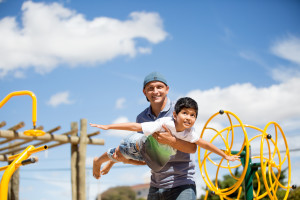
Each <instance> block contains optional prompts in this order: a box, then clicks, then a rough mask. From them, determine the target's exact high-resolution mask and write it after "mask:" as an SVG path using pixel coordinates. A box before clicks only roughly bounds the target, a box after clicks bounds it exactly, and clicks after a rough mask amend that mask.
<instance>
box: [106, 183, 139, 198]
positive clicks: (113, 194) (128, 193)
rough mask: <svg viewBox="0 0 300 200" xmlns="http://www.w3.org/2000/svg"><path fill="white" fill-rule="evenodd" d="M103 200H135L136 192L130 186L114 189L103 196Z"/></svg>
mask: <svg viewBox="0 0 300 200" xmlns="http://www.w3.org/2000/svg"><path fill="white" fill-rule="evenodd" d="M101 200H135V192H134V191H133V190H132V189H131V188H130V187H128V186H119V187H113V188H110V189H108V190H106V191H105V192H103V193H102V194H101Z"/></svg>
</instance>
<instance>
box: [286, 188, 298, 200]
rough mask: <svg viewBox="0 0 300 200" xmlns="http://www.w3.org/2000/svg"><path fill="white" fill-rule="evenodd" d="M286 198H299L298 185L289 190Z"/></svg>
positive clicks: (295, 199) (291, 199) (292, 199)
mask: <svg viewBox="0 0 300 200" xmlns="http://www.w3.org/2000/svg"><path fill="white" fill-rule="evenodd" d="M288 199H289V200H298V199H300V188H299V187H298V188H297V189H295V190H290V193H289V198H288Z"/></svg>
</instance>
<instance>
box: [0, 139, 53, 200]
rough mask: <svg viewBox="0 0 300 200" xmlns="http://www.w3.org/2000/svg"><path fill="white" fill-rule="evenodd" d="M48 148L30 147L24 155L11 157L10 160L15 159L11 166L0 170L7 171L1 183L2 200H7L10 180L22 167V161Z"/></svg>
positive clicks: (0, 196)
mask: <svg viewBox="0 0 300 200" xmlns="http://www.w3.org/2000/svg"><path fill="white" fill-rule="evenodd" d="M47 148H48V146H46V145H45V146H42V147H39V148H35V147H34V146H32V145H30V146H28V147H27V148H26V149H25V150H24V151H23V152H22V153H20V154H17V155H14V156H10V157H9V160H12V159H14V161H13V162H12V163H11V164H10V165H8V166H4V167H1V168H0V171H3V170H5V172H4V174H3V176H2V179H1V183H0V199H1V200H7V192H8V184H9V180H10V178H11V176H12V175H13V173H14V172H15V171H16V170H17V169H18V168H19V167H20V166H21V165H22V161H24V160H26V159H27V158H28V157H29V156H30V155H31V154H33V153H36V152H39V151H43V150H46V149H47Z"/></svg>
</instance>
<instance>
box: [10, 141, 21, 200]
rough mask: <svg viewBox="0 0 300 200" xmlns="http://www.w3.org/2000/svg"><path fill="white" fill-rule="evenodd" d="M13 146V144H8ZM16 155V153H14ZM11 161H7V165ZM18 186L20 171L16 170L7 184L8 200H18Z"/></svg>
mask: <svg viewBox="0 0 300 200" xmlns="http://www.w3.org/2000/svg"><path fill="white" fill-rule="evenodd" d="M10 145H13V144H10ZM16 154H17V153H16ZM12 162H13V161H9V162H8V164H10V163H12ZM19 186H20V169H17V170H16V171H15V172H14V174H13V175H12V176H11V178H10V181H9V184H8V191H7V192H8V193H7V199H8V200H19Z"/></svg>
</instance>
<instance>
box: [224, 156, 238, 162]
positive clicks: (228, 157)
mask: <svg viewBox="0 0 300 200" xmlns="http://www.w3.org/2000/svg"><path fill="white" fill-rule="evenodd" d="M225 159H226V160H229V161H236V160H239V159H240V156H238V155H231V156H229V155H226V156H225Z"/></svg>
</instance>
